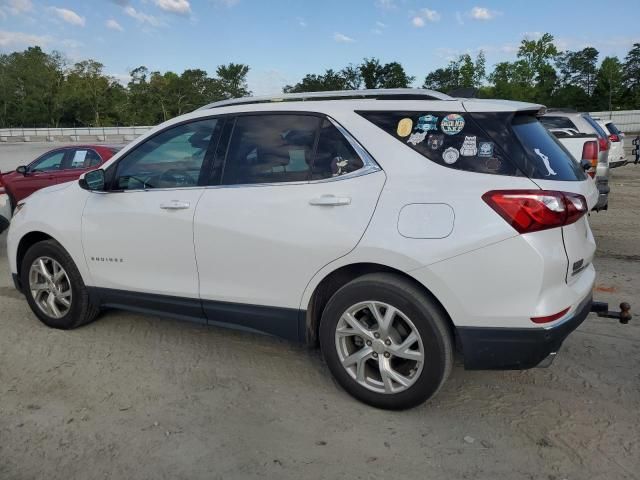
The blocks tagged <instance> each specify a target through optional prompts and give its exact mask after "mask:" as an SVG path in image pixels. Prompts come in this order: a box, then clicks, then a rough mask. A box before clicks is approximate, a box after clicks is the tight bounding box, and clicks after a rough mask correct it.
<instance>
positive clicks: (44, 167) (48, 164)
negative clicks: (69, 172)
mask: <svg viewBox="0 0 640 480" xmlns="http://www.w3.org/2000/svg"><path fill="white" fill-rule="evenodd" d="M64 154H65V151H64V150H58V151H57V152H52V153H49V154H47V155H45V156H43V157H42V158H40V159H39V160H37V161H36V162H34V163H33V165H31V167H30V168H29V170H30V171H31V172H53V171H57V170H60V169H61V168H62V160H64Z"/></svg>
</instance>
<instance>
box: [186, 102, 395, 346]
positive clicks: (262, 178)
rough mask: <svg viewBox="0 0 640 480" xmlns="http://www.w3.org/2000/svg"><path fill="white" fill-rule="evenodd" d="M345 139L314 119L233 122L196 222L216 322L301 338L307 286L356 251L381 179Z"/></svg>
mask: <svg viewBox="0 0 640 480" xmlns="http://www.w3.org/2000/svg"><path fill="white" fill-rule="evenodd" d="M343 132H344V131H341V127H339V126H337V124H334V122H333V121H331V120H329V119H326V118H322V117H320V116H315V115H302V114H259V115H257V114H253V115H242V116H238V117H237V118H236V119H234V120H228V121H227V124H226V125H225V127H224V130H223V134H222V139H221V141H220V143H219V145H220V146H221V148H219V149H218V152H216V155H215V157H214V163H213V168H212V172H213V173H212V182H211V183H212V184H213V185H215V186H212V187H210V188H207V189H206V190H205V192H204V194H203V196H202V198H201V200H200V203H199V204H198V208H197V209H196V215H195V222H194V233H195V235H194V240H195V248H196V258H197V262H198V269H199V275H200V296H201V298H202V301H203V308H204V310H205V313H206V314H207V317H208V319H209V322H210V323H225V324H235V325H236V326H240V327H243V328H248V329H253V330H258V331H262V332H267V333H273V334H277V335H279V336H284V337H288V338H292V339H295V338H297V336H298V312H299V306H300V301H301V298H302V295H303V291H304V289H305V287H306V285H307V284H308V282H309V281H310V280H311V278H312V277H313V275H314V274H315V273H316V272H317V271H318V270H320V269H321V268H322V267H323V266H325V265H326V264H328V263H329V262H331V261H333V260H335V259H337V258H339V257H341V256H343V255H346V254H347V253H349V252H350V251H351V250H352V249H353V248H355V246H356V245H357V243H358V241H359V240H360V238H361V237H362V235H363V234H364V231H365V229H366V227H367V225H368V223H369V220H370V219H371V216H372V215H373V212H374V209H375V205H376V202H377V200H378V196H379V195H380V192H381V191H382V187H383V185H384V182H385V175H384V172H382V171H381V170H380V168H379V167H378V166H377V165H376V164H375V162H374V161H373V160H372V159H371V158H370V157H369V156H368V155H367V154H366V152H365V151H364V150H363V149H362V147H361V146H359V144H357V142H356V141H355V140H354V139H352V138H351V137H349V140H348V139H347V138H346V137H345V135H344V134H346V132H344V133H343ZM347 135H348V134H347ZM229 137H231V138H230V139H229ZM227 145H228V148H224V147H226V146H227ZM225 150H226V152H225ZM218 184H219V185H218Z"/></svg>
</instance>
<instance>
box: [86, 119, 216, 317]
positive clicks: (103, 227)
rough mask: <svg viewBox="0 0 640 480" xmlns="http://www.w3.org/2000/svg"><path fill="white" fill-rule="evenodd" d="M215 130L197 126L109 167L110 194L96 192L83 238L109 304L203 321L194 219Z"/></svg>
mask: <svg viewBox="0 0 640 480" xmlns="http://www.w3.org/2000/svg"><path fill="white" fill-rule="evenodd" d="M216 124H217V120H216V119H213V118H207V119H200V120H195V121H190V122H187V123H183V124H179V125H177V126H172V127H169V128H167V129H165V130H163V131H161V132H159V133H158V134H156V135H154V136H153V137H150V138H148V139H146V140H145V141H143V142H142V143H141V144H139V145H138V146H137V147H135V148H134V149H133V150H132V151H130V152H129V153H127V154H126V155H124V156H123V157H122V158H121V159H119V161H118V162H117V163H116V164H114V165H111V166H110V167H109V169H108V170H107V172H106V177H107V183H108V184H109V186H108V187H107V192H106V193H102V192H98V193H94V192H91V194H90V196H89V198H88V200H87V203H86V206H85V209H84V212H83V221H82V240H83V246H84V252H85V258H86V260H87V263H88V266H89V271H90V273H91V277H92V281H93V284H94V286H95V287H98V291H99V294H100V296H101V301H102V302H103V303H104V304H107V305H113V306H117V305H123V304H127V305H129V306H131V305H133V306H135V307H137V308H142V309H145V310H153V311H158V312H160V313H162V312H171V313H173V314H177V315H183V316H184V317H187V318H195V317H202V309H201V308H200V302H199V299H198V273H197V268H196V262H195V255H194V247H193V215H194V211H195V208H196V205H197V204H198V200H199V199H200V196H201V195H202V192H203V182H202V181H201V170H202V165H203V162H204V160H205V157H206V156H207V154H208V153H207V152H208V149H209V146H210V144H211V143H212V139H213V138H214V136H215V135H216V133H215V132H216Z"/></svg>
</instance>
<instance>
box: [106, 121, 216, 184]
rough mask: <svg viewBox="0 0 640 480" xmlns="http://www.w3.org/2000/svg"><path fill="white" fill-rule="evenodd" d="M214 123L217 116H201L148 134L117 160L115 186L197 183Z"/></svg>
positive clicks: (214, 127) (213, 129) (214, 126)
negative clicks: (214, 117) (159, 131)
mask: <svg viewBox="0 0 640 480" xmlns="http://www.w3.org/2000/svg"><path fill="white" fill-rule="evenodd" d="M217 123H218V121H217V120H216V119H206V120H200V121H196V122H191V123H186V124H183V125H178V126H177V127H173V128H170V129H168V130H165V131H164V132H162V133H160V134H158V135H155V136H154V137H151V138H150V139H148V140H147V141H145V142H144V143H142V144H141V145H139V146H138V147H136V148H135V150H133V151H132V152H130V153H128V154H127V155H126V156H125V157H124V158H123V159H122V160H121V161H120V162H119V163H118V167H117V170H116V176H115V181H114V189H115V190H140V189H153V188H180V187H194V186H197V185H198V179H199V177H200V171H201V169H202V165H203V162H204V158H205V155H206V154H207V150H208V148H209V144H210V143H211V139H212V136H213V134H214V131H215V129H216V125H217Z"/></svg>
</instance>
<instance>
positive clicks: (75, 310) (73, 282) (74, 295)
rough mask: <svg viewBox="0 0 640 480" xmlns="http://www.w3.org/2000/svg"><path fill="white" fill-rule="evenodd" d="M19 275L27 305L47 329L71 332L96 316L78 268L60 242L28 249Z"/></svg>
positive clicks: (95, 308) (50, 241) (95, 310)
mask: <svg viewBox="0 0 640 480" xmlns="http://www.w3.org/2000/svg"><path fill="white" fill-rule="evenodd" d="M20 274H21V281H22V287H23V290H24V294H25V296H26V297H27V302H28V303H29V306H30V307H31V310H33V313H35V314H36V316H37V317H38V318H39V319H40V320H41V321H42V322H43V323H44V324H45V325H47V326H49V327H52V328H60V329H63V330H68V329H72V328H76V327H79V326H81V325H84V324H86V323H89V322H91V321H92V320H93V319H94V318H95V317H96V316H97V314H98V308H97V306H95V305H94V304H93V303H92V302H91V299H90V298H89V292H88V291H87V287H86V286H85V284H84V282H83V281H82V277H81V275H80V272H79V271H78V268H77V267H76V265H75V263H74V262H73V259H72V258H71V256H70V255H69V254H68V253H67V251H66V250H65V249H64V248H62V246H61V245H60V244H59V243H58V242H56V241H54V240H46V241H42V242H38V243H36V244H35V245H33V246H32V247H31V248H29V250H27V253H26V254H25V256H24V258H23V260H22V266H21V270H20Z"/></svg>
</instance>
